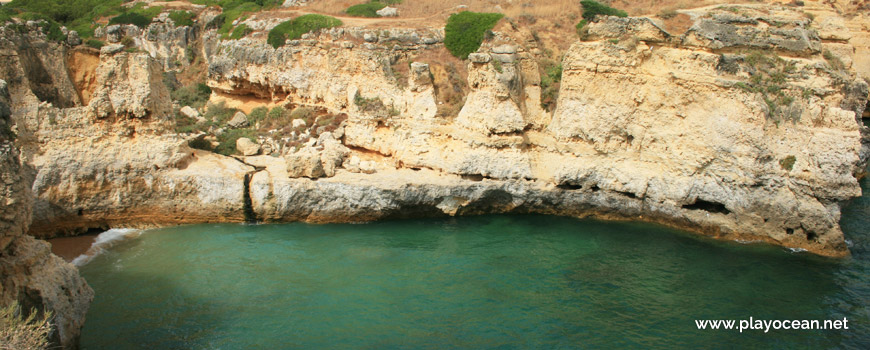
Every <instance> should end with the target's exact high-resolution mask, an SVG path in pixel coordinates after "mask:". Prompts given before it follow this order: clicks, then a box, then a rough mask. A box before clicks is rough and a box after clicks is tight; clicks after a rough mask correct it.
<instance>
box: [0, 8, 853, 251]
mask: <svg viewBox="0 0 870 350" xmlns="http://www.w3.org/2000/svg"><path fill="white" fill-rule="evenodd" d="M209 11H210V10H209ZM209 11H206V12H203V14H201V15H200V17H201V18H200V20H201V21H202V17H203V16H205V17H209V16H211V17H213V16H214V13H211V12H209ZM685 13H687V14H689V15H691V17H692V18H693V21H694V25H693V26H692V28H691V29H690V30H688V31H687V32H686V33H683V34H682V35H674V34H671V33H668V32H666V31H664V30H662V29H661V27H660V26H659V25H657V24H656V23H655V22H653V21H650V20H648V19H644V18H626V19H620V18H607V19H602V20H600V21H599V22H594V23H590V24H589V25H588V26H587V28H585V31H584V34H583V35H584V36H585V38H584V40H582V41H578V42H576V43H575V44H574V45H572V46H571V48H570V49H569V50H568V51H567V52H566V55H565V58H564V59H563V61H562V66H561V67H562V69H563V72H562V76H561V79H562V81H561V89H560V90H559V99H558V101H557V102H558V103H557V108H556V110H555V111H554V112H553V113H550V112H547V111H546V110H544V109H543V108H542V107H541V99H542V90H543V88H544V83H543V82H542V79H541V74H540V71H541V69H540V67H538V63H539V62H541V58H542V57H541V55H542V52H541V50H539V49H533V48H529V47H527V45H528V41H526V40H524V39H520V38H514V37H511V36H510V35H506V34H504V33H495V34H494V35H493V37H492V38H491V39H490V40H488V41H487V42H486V43H485V44H484V46H483V47H482V48H481V49H480V50H479V51H478V52H477V53H474V54H472V55H471V56H469V61H468V62H466V63H463V64H466V65H467V67H464V68H465V69H463V71H464V72H467V79H466V84H465V86H467V88H465V89H467V90H465V91H466V92H467V95H466V96H465V97H464V104H460V105H459V106H461V108H457V109H456V110H455V111H454V112H453V113H443V110H444V109H443V106H442V101H443V100H444V99H443V98H442V97H443V96H444V94H446V93H448V92H446V91H445V88H444V84H439V83H437V81H439V79H440V76H441V75H442V74H441V73H442V70H443V67H441V66H439V62H438V60H437V59H436V60H433V59H432V58H431V57H437V55H436V53H437V52H442V51H443V50H444V49H443V45H442V44H441V41H442V37H443V34H442V32H441V31H440V30H436V29H413V30H412V29H401V30H400V29H395V30H370V29H366V28H339V29H330V30H324V31H321V32H319V33H314V34H307V35H306V36H305V37H303V38H302V39H301V40H296V41H290V42H288V43H287V45H286V46H284V47H282V48H279V49H273V48H272V47H271V46H268V45H267V44H265V42H264V38H263V35H262V33H255V34H253V35H251V36H250V37H248V38H243V39H240V40H227V41H219V40H217V39H216V38H217V35H216V33H215V32H214V30H205V29H203V30H202V32H200V31H199V30H200V29H191V28H187V29H183V28H180V29H179V28H175V27H172V26H171V25H169V24H167V23H164V22H157V23H155V24H152V26H151V27H149V28H148V29H146V30H144V31H139V30H138V29H135V28H127V27H123V26H122V27H118V28H111V30H110V33H107V37H108V38H109V39H110V41H111V40H120V36H119V35H121V34H119V33H123V34H124V35H131V36H134V39H135V40H134V41H135V42H138V43H140V48H141V49H143V50H146V51H148V54H147V55H146V54H145V53H129V52H125V51H124V50H122V49H121V48H120V47H119V46H108V47H105V48H104V49H103V51H102V52H101V53H100V62H99V65H98V67H97V68H96V69H94V74H93V76H94V79H93V80H94V83H93V84H91V86H93V91H92V92H90V93H89V94H88V95H89V96H92V97H91V98H90V99H88V104H87V105H81V106H78V105H77V106H75V107H71V108H58V107H60V106H57V105H55V104H49V103H46V102H43V103H36V104H29V103H28V102H29V101H32V100H33V99H34V98H36V97H38V96H36V94H35V93H33V92H32V89H29V88H26V86H25V87H23V88H20V90H21V91H22V92H21V93H19V94H18V95H20V96H22V97H21V99H20V101H23V102H21V103H18V104H14V106H13V107H14V108H13V110H15V111H17V112H16V116H17V118H18V119H19V120H20V121H21V122H20V125H23V126H22V127H21V129H22V131H21V134H22V135H24V137H25V141H26V142H24V145H25V148H24V150H25V155H26V158H27V160H28V163H30V164H33V165H34V166H35V168H36V169H37V170H38V175H37V177H36V181H35V183H34V186H33V189H34V194H35V195H36V196H37V200H36V210H35V213H34V217H35V218H36V219H37V220H36V222H38V224H37V225H34V227H33V228H32V230H31V232H32V233H33V234H35V235H38V236H50V235H55V234H58V233H63V232H67V233H69V232H75V231H76V230H81V229H83V228H87V227H101V226H119V225H123V226H147V225H161V224H173V223H183V222H202V221H242V220H246V219H248V220H250V219H256V220H262V221H283V220H309V221H360V220H372V219H378V218H383V217H405V216H419V215H463V214H478V213H487V212H538V213H549V214H562V215H574V216H597V217H604V218H619V219H640V220H649V221H656V222H663V223H667V224H669V225H673V226H678V227H683V228H687V229H690V230H693V231H697V232H701V233H706V234H710V235H713V236H716V237H722V238H729V239H741V240H759V241H766V242H771V243H775V244H781V245H784V246H788V247H793V248H801V249H806V250H809V251H812V252H814V253H818V254H824V255H831V256H842V255H845V254H848V250H847V248H846V245H845V243H844V238H843V235H842V232H841V231H840V228H839V224H838V220H839V215H840V214H839V208H840V203H841V202H843V201H845V200H847V199H849V198H853V197H855V196H859V195H860V188H859V186H858V183H857V176H858V174H859V173H860V172H861V171H862V169H863V166H864V164H866V158H867V156H868V154H870V152H868V150H867V148H866V145H867V143H866V142H865V141H864V137H863V136H862V131H863V127H862V126H861V124H860V121H859V116H860V114H861V112H862V111H863V110H864V107H865V104H866V99H867V85H866V83H864V82H863V81H862V80H860V79H858V77H857V76H856V75H855V73H854V72H853V71H851V70H850V69H849V68H850V67H851V65H850V64H846V62H844V60H846V61H848V60H847V59H846V58H845V56H842V57H844V58H843V59H841V60H840V63H839V64H838V63H837V62H836V61H835V60H834V59H833V58H832V57H834V58H836V57H840V56H837V55H829V54H828V52H830V51H832V50H831V49H830V48H831V47H832V46H831V44H832V43H831V42H830V40H831V39H826V38H830V36H829V35H828V34H826V33H828V32H826V31H825V30H823V29H820V26H822V25H821V24H819V23H817V21H813V20H812V19H811V18H810V17H808V16H807V15H805V14H804V13H803V12H801V11H796V10H794V9H789V8H782V7H776V6H738V7H734V8H731V7H724V8H708V9H703V10H692V11H685ZM828 16H829V17H831V16H833V15H830V14H829V15H828ZM827 21H828V22H830V21H829V20H827ZM828 22H825V23H828ZM267 27H268V26H267ZM822 27H823V26H822ZM185 28H186V27H185ZM113 35H114V36H116V37H113ZM149 38H152V39H153V38H164V39H166V40H165V44H163V46H160V45H155V44H148V43H147V42H149V40H150V41H154V40H151V39H149ZM192 38H198V39H196V40H200V41H199V42H197V43H196V44H194V45H190V43H191V40H194V39H192ZM176 41H177V42H178V43H182V42H183V43H186V44H187V45H189V46H193V47H196V48H198V50H197V54H200V55H205V59H206V60H207V61H208V62H207V63H208V84H209V86H211V87H212V88H213V89H214V91H215V94H214V95H213V97H220V98H222V99H230V100H232V99H237V100H240V101H257V102H258V103H262V104H268V105H270V106H271V105H285V106H288V107H297V106H307V107H315V108H318V109H322V110H325V111H328V112H329V113H333V114H336V115H339V114H341V115H346V117H347V119H346V121H344V122H342V123H341V124H340V125H338V126H337V127H331V128H329V129H326V128H317V127H315V126H312V127H311V129H309V130H306V131H304V132H299V131H298V130H297V131H293V132H292V133H289V134H282V135H278V138H280V139H281V140H283V141H288V142H295V146H288V147H283V148H282V151H281V152H278V153H279V154H278V155H280V157H274V156H255V157H240V158H241V160H242V161H244V163H246V164H243V163H242V162H240V161H237V160H234V159H232V158H228V157H223V156H218V155H214V154H211V153H207V152H201V151H193V150H191V149H190V148H189V147H187V146H186V139H185V137H189V136H191V135H187V136H185V135H177V134H175V133H174V132H173V131H172V130H171V128H170V126H171V116H170V114H171V112H170V111H171V109H170V108H169V106H170V104H171V102H170V101H168V97H167V92H166V91H165V87H163V86H162V84H161V83H160V79H161V78H160V77H161V74H160V73H161V72H160V71H161V69H166V68H167V66H172V64H168V63H167V62H170V61H172V62H175V61H177V60H178V59H179V58H180V57H182V56H178V55H179V54H180V53H182V51H184V53H187V51H186V50H179V49H178V48H173V47H172V45H173V44H172V43H173V42H176ZM836 44H838V45H852V46H851V47H852V49H851V50H852V51H851V52H857V51H858V50H859V47H860V46H855V45H853V44H852V43H851V42H850V41H845V42H843V41H840V42H837V43H836ZM12 50H19V49H17V48H15V47H13V48H12ZM841 51H842V50H841ZM846 51H848V50H846ZM844 52H845V51H844ZM149 56H150V57H149ZM424 57H428V58H424ZM850 57H854V56H850ZM154 58H156V59H154ZM183 62H184V61H183ZM183 62H182V65H183V64H184V63H183ZM850 62H858V60H857V59H854V60H852V61H850ZM173 64H174V63H173ZM398 65H407V67H406V68H407V70H406V72H405V73H402V72H400V71H399V69H398V68H402V67H398ZM16 67H18V68H14V69H11V71H14V72H21V71H26V68H25V67H23V66H20V65H19V66H16ZM397 67H398V68H397ZM19 75H21V74H19ZM74 80H76V82H78V81H79V80H81V79H74ZM442 80H443V79H442ZM460 90H461V89H460ZM28 96H31V97H28ZM32 96H36V97H32ZM13 100H15V99H13ZM37 100H38V98H37ZM79 104H81V103H80V102H79ZM308 124H311V123H310V121H309V122H308ZM302 125H305V123H302ZM295 128H297V127H296V126H295V125H294V129H295ZM276 132H279V131H276ZM300 135H302V136H304V138H300ZM289 144H290V143H288V145H289ZM273 150H274V148H273ZM253 153H256V152H253Z"/></svg>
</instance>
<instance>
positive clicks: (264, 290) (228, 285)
mask: <svg viewBox="0 0 870 350" xmlns="http://www.w3.org/2000/svg"><path fill="white" fill-rule="evenodd" d="M864 186H865V191H866V190H867V183H866V181H865V182H864ZM868 214H870V200H867V198H860V199H858V200H856V201H855V202H854V203H853V204H852V205H851V206H850V207H848V208H847V209H846V210H845V211H844V219H843V227H844V230H845V231H846V232H847V238H848V239H849V240H850V241H851V242H852V245H853V246H852V251H853V257H852V258H850V259H845V260H828V259H822V258H815V257H812V256H808V255H805V254H794V253H790V252H788V251H786V250H784V249H781V248H777V247H771V246H766V245H741V244H737V243H731V242H717V241H710V240H707V239H703V238H697V237H695V236H692V235H688V234H683V233H680V232H677V231H674V230H670V229H666V228H661V227H659V226H655V225H649V224H640V223H606V222H598V221H590V220H577V219H572V218H561V217H548V216H482V217H464V218H450V219H439V220H414V221H412V220H407V221H392V222H379V223H372V224H362V225H349V224H347V225H308V224H299V223H295V224H282V225H259V226H251V225H231V224H225V225H195V226H183V227H175V228H169V229H161V230H153V231H148V234H144V235H141V236H140V237H138V238H135V239H131V240H127V241H123V242H121V243H117V244H116V245H115V246H114V247H112V248H111V249H109V250H108V251H107V252H105V253H104V254H102V255H99V256H97V257H96V258H94V259H93V260H92V261H91V262H90V263H88V264H87V265H85V266H83V267H82V268H81V269H82V273H83V274H84V275H85V277H86V278H87V280H88V282H89V283H90V284H91V286H93V288H94V289H95V290H96V295H97V296H96V298H95V300H94V303H93V305H92V307H91V310H90V312H89V313H88V319H87V323H86V324H85V328H84V330H83V336H82V345H83V347H84V348H86V349H141V348H149V349H150V348H162V349H173V348H175V349H187V348H197V349H200V348H205V349H245V348H305V349H312V348H314V349H318V348H319V349H338V348H376V349H382V348H413V349H419V348H424V349H444V348H496V347H498V348H509V349H526V348H590V347H591V348H599V347H612V346H617V347H644V348H646V347H650V346H652V347H657V348H689V347H690V348H697V347H704V348H708V347H711V346H712V347H726V348H731V347H736V348H744V347H753V348H757V347H763V348H786V347H788V348H812V349H818V348H831V347H846V348H849V347H853V348H868V346H870V327H868V325H870V323H868V321H870V309H868V306H867V305H868V303H867V301H868V300H870V287H868V272H870V269H868V267H870V253H868V248H870V238H868V231H870V222H868V220H870V219H868V218H870V215H868ZM750 316H751V317H753V318H755V319H819V320H825V319H835V318H840V319H841V318H843V317H847V318H848V319H849V321H850V322H849V325H850V326H852V327H850V328H851V329H849V330H843V331H788V330H778V331H771V332H770V333H767V334H765V333H763V332H759V331H744V332H743V333H738V332H737V331H724V330H718V331H711V330H706V331H702V330H697V329H696V327H695V323H694V320H695V319H746V318H749V317H750Z"/></svg>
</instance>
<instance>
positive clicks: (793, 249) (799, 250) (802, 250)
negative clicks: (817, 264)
mask: <svg viewBox="0 0 870 350" xmlns="http://www.w3.org/2000/svg"><path fill="white" fill-rule="evenodd" d="M788 250H790V251H791V252H792V253H803V252H805V251H807V250H806V249H804V248H788Z"/></svg>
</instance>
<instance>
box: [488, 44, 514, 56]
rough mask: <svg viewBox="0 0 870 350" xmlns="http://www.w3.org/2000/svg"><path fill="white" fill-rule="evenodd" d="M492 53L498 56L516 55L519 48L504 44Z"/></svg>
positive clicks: (494, 48) (493, 49)
mask: <svg viewBox="0 0 870 350" xmlns="http://www.w3.org/2000/svg"><path fill="white" fill-rule="evenodd" d="M492 52H493V53H497V54H515V53H517V47H516V46H514V45H510V44H504V45H499V46H496V47H493V48H492Z"/></svg>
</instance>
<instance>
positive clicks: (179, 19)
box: [169, 11, 196, 26]
mask: <svg viewBox="0 0 870 350" xmlns="http://www.w3.org/2000/svg"><path fill="white" fill-rule="evenodd" d="M194 17H196V15H194V14H193V12H189V11H172V12H170V13H169V19H171V20H172V21H173V22H175V25H177V26H192V25H193V18H194Z"/></svg>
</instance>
